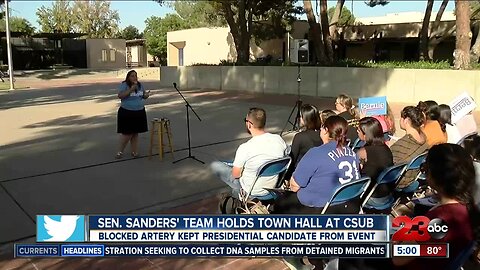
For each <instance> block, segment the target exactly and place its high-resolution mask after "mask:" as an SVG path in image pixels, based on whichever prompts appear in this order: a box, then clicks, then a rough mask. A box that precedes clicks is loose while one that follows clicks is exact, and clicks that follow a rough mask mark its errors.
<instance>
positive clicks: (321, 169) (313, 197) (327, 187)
mask: <svg viewBox="0 0 480 270" xmlns="http://www.w3.org/2000/svg"><path fill="white" fill-rule="evenodd" d="M359 164H360V162H359V160H358V158H357V155H356V154H355V152H353V150H352V149H351V148H350V147H342V148H338V149H337V142H335V141H334V142H329V143H327V144H324V145H322V146H318V147H314V148H311V149H310V150H309V151H308V152H307V153H306V154H305V155H304V156H303V158H302V159H301V160H300V162H299V163H298V166H297V168H296V169H295V172H294V173H293V178H294V179H295V182H297V184H298V185H299V186H300V190H298V193H297V197H298V200H299V201H300V202H301V203H302V204H303V205H305V206H310V207H323V206H324V205H325V203H326V202H327V201H328V200H330V198H331V197H332V195H333V192H334V191H335V189H337V188H338V187H340V186H341V185H342V184H345V183H348V182H350V181H351V180H354V179H359V178H360V173H359Z"/></svg>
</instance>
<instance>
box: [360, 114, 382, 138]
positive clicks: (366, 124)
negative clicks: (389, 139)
mask: <svg viewBox="0 0 480 270" xmlns="http://www.w3.org/2000/svg"><path fill="white" fill-rule="evenodd" d="M358 128H359V129H360V131H361V132H362V133H363V134H365V145H383V144H385V138H384V137H383V129H382V124H380V121H378V120H377V119H375V118H373V117H364V118H362V119H360V121H359V122H358Z"/></svg>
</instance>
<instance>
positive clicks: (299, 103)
mask: <svg viewBox="0 0 480 270" xmlns="http://www.w3.org/2000/svg"><path fill="white" fill-rule="evenodd" d="M301 82H302V77H301V72H300V65H298V72H297V101H296V102H295V105H294V106H293V108H292V111H291V112H290V115H289V116H288V119H287V122H286V123H285V126H284V127H283V129H282V132H280V136H282V135H283V133H284V132H285V131H286V130H287V126H288V124H290V125H292V128H291V129H290V130H288V132H292V131H298V130H299V129H300V109H301V108H302V104H303V102H302V99H301V97H300V83H301ZM295 110H296V111H297V112H296V113H295ZM294 113H295V119H294V120H293V123H292V120H291V118H292V116H293V114H294Z"/></svg>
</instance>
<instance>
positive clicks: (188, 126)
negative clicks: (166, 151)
mask: <svg viewBox="0 0 480 270" xmlns="http://www.w3.org/2000/svg"><path fill="white" fill-rule="evenodd" d="M173 87H174V88H175V90H177V92H178V93H179V94H180V96H181V97H182V98H183V101H185V109H186V111H187V134H188V156H186V157H184V158H181V159H179V160H176V161H174V162H173V164H175V163H177V162H180V161H182V160H186V159H189V158H191V159H193V160H196V161H198V162H200V163H202V164H205V162H203V161H201V160H199V159H197V158H196V157H195V156H192V145H191V141H190V114H189V113H188V112H189V110H192V112H193V113H194V114H195V116H196V117H197V119H198V121H202V119H200V116H198V114H197V113H196V112H195V110H194V109H193V108H192V106H190V103H188V101H187V100H186V99H185V97H184V96H183V95H182V93H181V92H180V90H178V88H177V84H176V83H173Z"/></svg>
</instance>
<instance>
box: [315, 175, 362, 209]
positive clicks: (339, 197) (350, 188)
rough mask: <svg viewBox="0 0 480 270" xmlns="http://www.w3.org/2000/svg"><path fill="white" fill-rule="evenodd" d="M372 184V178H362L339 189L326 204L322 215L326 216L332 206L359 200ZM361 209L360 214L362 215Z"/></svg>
mask: <svg viewBox="0 0 480 270" xmlns="http://www.w3.org/2000/svg"><path fill="white" fill-rule="evenodd" d="M369 184H370V177H362V178H360V179H358V180H352V181H351V182H349V183H346V184H343V185H342V186H340V187H338V188H337V189H336V190H335V192H334V193H333V195H332V198H330V200H329V201H328V202H327V203H326V204H325V206H324V207H323V210H322V213H321V214H322V215H323V214H325V213H326V212H327V210H328V207H329V206H330V205H336V204H343V203H346V202H349V201H351V200H354V199H357V198H359V197H361V196H362V195H363V193H365V191H366V190H367V188H368V185H369ZM360 210H361V209H359V213H360Z"/></svg>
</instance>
